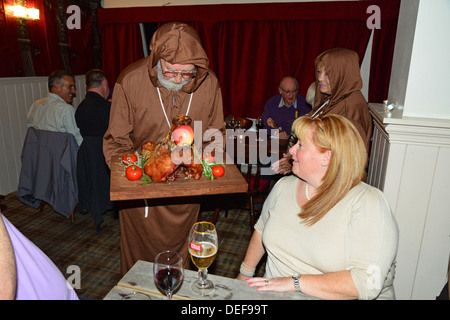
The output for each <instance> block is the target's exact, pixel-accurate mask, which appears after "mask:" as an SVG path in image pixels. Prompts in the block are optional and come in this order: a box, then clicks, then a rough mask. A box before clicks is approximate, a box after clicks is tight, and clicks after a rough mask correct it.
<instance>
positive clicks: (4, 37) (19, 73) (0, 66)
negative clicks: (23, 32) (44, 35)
mask: <svg viewBox="0 0 450 320" xmlns="http://www.w3.org/2000/svg"><path fill="white" fill-rule="evenodd" d="M8 5H14V1H13V0H8V1H2V2H1V5H0V9H1V10H0V39H1V41H0V55H1V59H0V77H24V76H25V68H24V66H23V62H22V56H21V53H20V46H19V43H18V42H17V38H18V34H17V24H16V19H15V18H14V17H11V15H9V14H7V13H6V7H7V6H8Z"/></svg>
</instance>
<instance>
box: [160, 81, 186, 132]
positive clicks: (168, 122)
mask: <svg viewBox="0 0 450 320" xmlns="http://www.w3.org/2000/svg"><path fill="white" fill-rule="evenodd" d="M156 90H158V97H159V103H161V108H162V110H163V112H164V117H166V121H167V125H168V126H169V128H170V127H171V125H170V121H169V118H168V117H167V113H166V109H164V104H163V102H162V99H161V93H160V92H159V88H158V87H156ZM193 95H194V93H193V92H191V97H190V99H189V104H188V108H187V111H186V117H187V116H188V114H189V110H190V109H191V102H192V96H193Z"/></svg>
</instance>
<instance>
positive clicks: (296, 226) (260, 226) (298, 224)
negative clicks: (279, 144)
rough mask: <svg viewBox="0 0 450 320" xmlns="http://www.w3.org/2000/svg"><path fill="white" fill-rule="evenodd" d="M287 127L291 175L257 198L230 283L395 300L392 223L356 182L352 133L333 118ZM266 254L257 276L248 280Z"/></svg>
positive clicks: (357, 148) (356, 145) (372, 193)
mask: <svg viewBox="0 0 450 320" xmlns="http://www.w3.org/2000/svg"><path fill="white" fill-rule="evenodd" d="M292 128H293V131H294V132H295V134H296V135H297V137H299V141H298V142H297V143H296V144H295V145H294V146H293V147H292V148H291V149H290V151H289V152H290V153H291V154H292V158H293V166H292V170H293V173H294V175H292V176H287V177H283V178H282V179H281V180H280V181H279V182H278V183H277V184H276V185H275V186H274V188H273V190H272V191H271V192H270V194H269V196H268V198H267V200H266V201H265V203H264V207H263V211H262V213H261V217H260V218H259V220H258V222H257V224H256V225H255V231H254V233H253V236H252V238H251V240H250V244H249V247H248V249H247V253H246V256H245V259H244V261H243V263H242V264H241V269H240V274H239V276H238V279H241V280H244V279H245V280H246V281H247V282H248V284H249V285H250V286H251V287H257V288H258V290H265V291H292V292H294V291H299V292H302V293H304V294H307V295H310V296H313V297H317V298H321V299H395V293H394V288H393V278H394V272H395V271H394V263H395V256H396V253H397V246H398V228H397V223H396V221H395V219H394V217H393V215H392V213H391V209H390V208H389V204H388V201H387V199H386V197H385V196H384V195H383V193H382V192H381V191H380V190H378V189H376V188H374V187H371V186H369V185H367V184H365V183H364V182H362V179H363V177H364V175H365V170H364V169H365V166H366V162H367V152H366V148H365V145H364V143H363V141H362V138H361V136H360V134H359V133H358V131H357V130H356V128H355V127H354V126H353V124H351V122H350V121H348V120H347V119H346V118H344V117H342V116H339V115H334V114H329V115H325V116H324V117H323V118H322V119H319V118H316V119H311V118H310V117H306V116H305V117H301V118H298V119H297V120H296V121H295V122H294V124H293V127H292ZM266 252H267V263H266V270H265V275H264V277H263V278H253V274H254V271H255V267H256V265H257V264H258V262H259V261H260V259H261V258H262V257H263V255H264V254H265V253H266ZM294 294H295V293H294Z"/></svg>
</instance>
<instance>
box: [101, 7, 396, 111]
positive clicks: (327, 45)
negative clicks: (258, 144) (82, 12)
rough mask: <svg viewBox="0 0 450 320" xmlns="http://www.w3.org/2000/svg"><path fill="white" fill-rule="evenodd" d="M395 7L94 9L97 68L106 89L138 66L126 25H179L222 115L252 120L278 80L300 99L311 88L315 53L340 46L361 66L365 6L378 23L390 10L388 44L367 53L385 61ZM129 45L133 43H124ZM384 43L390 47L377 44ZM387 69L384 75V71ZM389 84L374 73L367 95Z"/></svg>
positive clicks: (366, 35)
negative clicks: (198, 54) (204, 62)
mask: <svg viewBox="0 0 450 320" xmlns="http://www.w3.org/2000/svg"><path fill="white" fill-rule="evenodd" d="M399 3H400V0H393V1H391V0H379V1H358V2H356V1H355V2H353V1H351V2H347V1H342V2H340V1H336V2H320V3H310V2H304V3H277V4H257V5H254V4H233V5H207V6H180V7H176V6H168V7H148V8H147V7H146V8H120V9H99V11H98V19H99V28H100V30H101V34H102V53H103V69H104V70H106V71H107V72H108V70H109V72H110V73H109V76H110V81H111V82H113V81H115V80H116V79H117V76H118V74H119V73H120V71H121V70H122V69H123V68H124V67H125V66H126V63H128V64H129V63H132V62H134V61H135V60H137V59H136V58H134V57H133V56H132V55H135V56H139V55H138V54H136V50H137V47H138V46H139V44H140V36H138V35H136V33H137V32H139V31H138V28H137V27H135V28H132V27H131V26H130V24H132V25H133V24H134V25H137V24H138V23H140V22H142V23H145V22H159V23H164V22H169V21H184V22H186V23H189V24H191V25H192V26H193V27H194V28H195V29H196V30H197V31H198V33H199V35H200V38H201V39H202V44H203V46H204V48H205V51H206V53H207V54H208V57H209V59H210V67H211V69H212V70H213V71H214V72H215V73H216V74H217V76H218V78H219V80H220V84H221V87H222V94H223V100H224V112H225V114H228V113H233V114H235V115H240V116H244V117H258V116H259V115H260V114H261V113H262V110H263V107H264V104H265V102H266V101H267V99H268V98H270V97H271V96H273V95H275V94H277V93H278V84H279V81H280V79H281V78H282V77H283V76H284V75H292V76H294V77H296V78H297V80H298V81H299V90H300V93H301V94H303V95H306V90H307V89H308V87H309V85H310V84H311V82H313V81H314V60H315V58H316V57H317V56H318V55H319V54H320V53H321V52H323V51H325V50H328V49H331V48H334V47H345V48H349V49H352V50H355V51H356V52H357V53H358V54H359V57H360V60H361V62H362V58H363V57H364V54H365V50H366V48H367V44H368V41H369V38H370V34H371V31H372V30H370V29H368V28H367V25H366V21H367V19H368V17H369V15H370V14H368V13H367V12H366V10H367V7H368V6H370V5H372V4H375V5H378V6H379V7H380V9H381V12H382V15H381V19H383V12H384V9H385V7H386V8H387V7H389V8H391V7H394V9H392V10H390V11H392V12H395V10H396V14H395V15H394V16H395V19H392V25H388V24H384V25H383V28H384V29H383V35H387V34H389V33H391V35H390V37H388V38H387V37H386V38H378V37H379V36H378V35H377V41H379V42H380V44H381V46H378V45H376V46H374V48H375V49H374V50H378V51H377V52H372V57H374V56H377V57H379V56H381V57H379V58H381V59H384V60H383V61H388V60H389V58H385V56H386V55H388V56H389V54H391V53H392V52H393V45H394V42H395V30H394V31H393V30H392V28H393V27H394V25H395V26H396V22H397V17H398V7H399ZM396 6H397V7H396ZM395 8H396V9H395ZM186 17H193V18H191V20H186ZM193 19H194V20H193ZM127 30H128V31H127ZM136 30H137V31H136ZM127 32H130V33H129V34H128V36H124V34H125V33H127ZM121 39H123V40H121ZM132 39H135V40H136V43H133V42H130V41H131V40H132ZM378 39H379V40H378ZM121 41H125V42H123V43H122V42H121ZM383 41H390V42H392V43H389V44H386V45H384V43H383ZM105 54H107V55H108V57H105ZM130 54H131V55H130ZM125 56H127V57H128V59H126V58H125ZM139 57H140V56H139ZM122 62H125V64H124V63H122ZM386 68H388V69H389V70H390V65H387V66H386ZM388 84H389V77H386V75H385V74H381V73H380V74H379V75H377V80H376V81H375V85H373V83H372V82H371V83H370V84H369V85H370V87H369V92H371V93H372V91H373V90H375V91H377V92H376V93H374V94H376V95H383V94H384V93H381V94H380V93H378V90H384V88H385V87H386V85H387V86H388ZM372 85H373V87H372Z"/></svg>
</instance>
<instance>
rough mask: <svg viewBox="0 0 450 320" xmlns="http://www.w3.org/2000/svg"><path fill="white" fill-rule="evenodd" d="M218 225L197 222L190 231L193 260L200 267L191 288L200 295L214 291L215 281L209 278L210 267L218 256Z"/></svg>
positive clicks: (190, 251) (190, 250)
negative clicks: (196, 278)
mask: <svg viewBox="0 0 450 320" xmlns="http://www.w3.org/2000/svg"><path fill="white" fill-rule="evenodd" d="M218 247H219V245H218V241H217V231H216V227H215V226H214V225H213V224H212V223H211V222H207V221H201V222H197V223H195V224H194V225H193V226H192V228H191V231H190V233H189V253H190V255H191V259H192V262H193V263H194V265H195V266H196V267H197V268H198V280H197V281H195V282H193V283H192V285H191V290H192V292H193V293H195V294H198V295H200V296H207V295H209V294H211V293H212V292H213V291H214V283H212V281H211V280H208V279H207V277H208V267H209V266H210V265H211V264H212V263H213V261H214V259H215V258H216V254H217V250H218Z"/></svg>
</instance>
